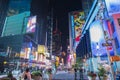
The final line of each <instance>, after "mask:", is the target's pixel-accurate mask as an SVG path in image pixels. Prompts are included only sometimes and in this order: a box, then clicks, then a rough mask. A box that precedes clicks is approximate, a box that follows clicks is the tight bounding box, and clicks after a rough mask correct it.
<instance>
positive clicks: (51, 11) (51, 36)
mask: <svg viewBox="0 0 120 80" xmlns="http://www.w3.org/2000/svg"><path fill="white" fill-rule="evenodd" d="M50 27H51V28H50V30H51V31H50V32H51V34H50V35H51V42H50V58H51V59H52V41H53V39H52V38H53V36H52V35H53V8H52V9H51V26H50Z"/></svg>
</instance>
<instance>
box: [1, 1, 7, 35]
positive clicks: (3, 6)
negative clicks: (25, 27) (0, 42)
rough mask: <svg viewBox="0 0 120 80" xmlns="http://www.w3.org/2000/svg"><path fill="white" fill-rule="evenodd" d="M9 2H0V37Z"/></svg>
mask: <svg viewBox="0 0 120 80" xmlns="http://www.w3.org/2000/svg"><path fill="white" fill-rule="evenodd" d="M8 4H9V0H0V35H1V34H2V30H3V26H4V22H5V18H6V15H7V10H8Z"/></svg>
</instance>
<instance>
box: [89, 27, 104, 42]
mask: <svg viewBox="0 0 120 80" xmlns="http://www.w3.org/2000/svg"><path fill="white" fill-rule="evenodd" d="M90 35H91V41H92V42H99V41H100V39H101V38H102V29H101V28H100V26H98V25H94V26H93V27H92V28H90Z"/></svg>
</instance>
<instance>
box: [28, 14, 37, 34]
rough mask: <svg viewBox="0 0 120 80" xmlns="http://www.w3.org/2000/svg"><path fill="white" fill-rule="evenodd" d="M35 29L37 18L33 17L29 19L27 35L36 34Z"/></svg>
mask: <svg viewBox="0 0 120 80" xmlns="http://www.w3.org/2000/svg"><path fill="white" fill-rule="evenodd" d="M35 28H36V16H32V17H30V18H28V23H27V30H26V32H27V33H32V32H35Z"/></svg>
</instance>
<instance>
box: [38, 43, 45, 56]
mask: <svg viewBox="0 0 120 80" xmlns="http://www.w3.org/2000/svg"><path fill="white" fill-rule="evenodd" d="M38 53H40V54H44V53H45V46H44V45H38Z"/></svg>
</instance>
